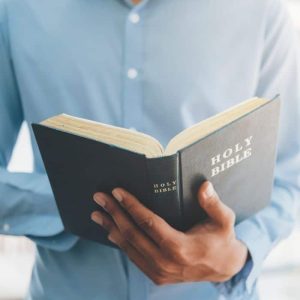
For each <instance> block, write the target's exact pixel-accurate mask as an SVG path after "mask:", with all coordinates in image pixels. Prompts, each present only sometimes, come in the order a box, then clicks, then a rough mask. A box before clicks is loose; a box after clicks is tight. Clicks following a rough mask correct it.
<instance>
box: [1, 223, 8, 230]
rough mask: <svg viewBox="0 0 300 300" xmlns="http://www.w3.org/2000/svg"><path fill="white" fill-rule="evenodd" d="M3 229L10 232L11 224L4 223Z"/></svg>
mask: <svg viewBox="0 0 300 300" xmlns="http://www.w3.org/2000/svg"><path fill="white" fill-rule="evenodd" d="M2 229H3V231H4V232H8V231H9V230H10V226H9V224H7V223H5V224H3V226H2Z"/></svg>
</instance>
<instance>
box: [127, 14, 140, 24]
mask: <svg viewBox="0 0 300 300" xmlns="http://www.w3.org/2000/svg"><path fill="white" fill-rule="evenodd" d="M129 20H130V22H131V23H133V24H137V23H138V22H139V21H140V16H139V15H138V14H137V13H132V14H130V15H129Z"/></svg>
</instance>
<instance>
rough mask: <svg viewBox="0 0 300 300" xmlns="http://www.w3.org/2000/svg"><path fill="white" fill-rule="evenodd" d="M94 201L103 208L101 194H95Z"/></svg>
mask: <svg viewBox="0 0 300 300" xmlns="http://www.w3.org/2000/svg"><path fill="white" fill-rule="evenodd" d="M94 200H95V201H96V202H97V203H98V204H99V205H100V206H102V207H104V206H105V204H106V202H105V199H104V197H103V196H102V195H101V194H95V195H94Z"/></svg>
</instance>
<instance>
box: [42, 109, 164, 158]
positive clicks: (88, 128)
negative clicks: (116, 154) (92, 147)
mask: <svg viewBox="0 0 300 300" xmlns="http://www.w3.org/2000/svg"><path fill="white" fill-rule="evenodd" d="M40 124H41V125H45V126H48V127H51V128H55V129H59V130H62V131H66V132H69V133H72V134H77V135H80V136H83V137H87V138H91V139H94V140H97V141H100V142H103V143H106V144H110V145H114V146H117V147H120V148H123V149H126V150H129V151H133V152H137V153H140V154H145V155H146V156H147V157H149V158H151V157H158V156H162V155H163V152H164V149H163V147H162V145H161V144H160V143H159V142H158V141H157V140H156V139H155V138H153V137H151V136H150V135H147V134H144V133H142V132H138V131H132V130H130V129H127V128H122V127H117V126H113V125H109V124H104V123H100V122H96V121H91V120H87V119H83V118H78V117H74V116H70V115H68V114H60V115H57V116H54V117H52V118H49V119H46V120H44V121H42V122H41V123H40Z"/></svg>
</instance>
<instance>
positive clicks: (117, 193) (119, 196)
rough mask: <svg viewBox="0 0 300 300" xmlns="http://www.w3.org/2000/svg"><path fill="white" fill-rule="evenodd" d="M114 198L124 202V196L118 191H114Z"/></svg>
mask: <svg viewBox="0 0 300 300" xmlns="http://www.w3.org/2000/svg"><path fill="white" fill-rule="evenodd" d="M112 194H113V196H114V197H115V198H116V199H117V200H118V201H119V202H122V201H123V197H122V195H121V194H120V193H119V192H118V190H113V191H112Z"/></svg>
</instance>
